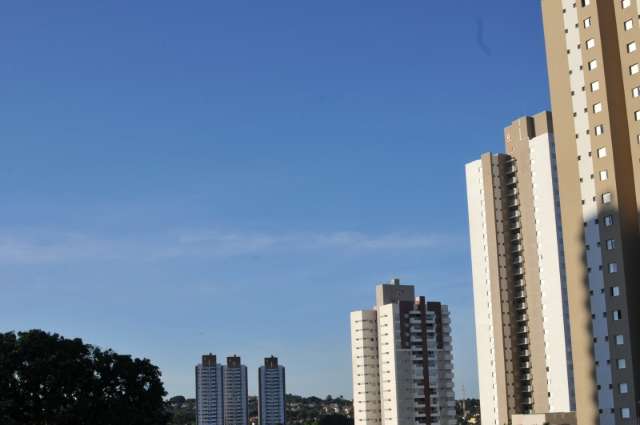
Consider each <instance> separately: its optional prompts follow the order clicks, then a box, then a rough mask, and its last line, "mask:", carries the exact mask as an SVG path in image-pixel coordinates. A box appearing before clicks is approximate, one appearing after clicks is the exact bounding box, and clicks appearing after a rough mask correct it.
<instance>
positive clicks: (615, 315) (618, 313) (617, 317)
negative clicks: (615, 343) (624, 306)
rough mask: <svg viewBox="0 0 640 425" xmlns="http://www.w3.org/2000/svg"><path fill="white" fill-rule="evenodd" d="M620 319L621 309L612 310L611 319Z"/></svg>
mask: <svg viewBox="0 0 640 425" xmlns="http://www.w3.org/2000/svg"><path fill="white" fill-rule="evenodd" d="M621 319H622V311H620V310H614V311H613V320H616V321H617V320H621Z"/></svg>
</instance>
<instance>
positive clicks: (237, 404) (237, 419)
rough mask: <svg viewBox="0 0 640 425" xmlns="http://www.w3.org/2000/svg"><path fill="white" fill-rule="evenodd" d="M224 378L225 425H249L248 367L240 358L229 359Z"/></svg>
mask: <svg viewBox="0 0 640 425" xmlns="http://www.w3.org/2000/svg"><path fill="white" fill-rule="evenodd" d="M222 376H223V378H222V382H223V389H224V390H223V406H224V408H223V410H224V425H248V424H249V394H248V390H247V367H246V366H244V365H243V364H242V362H241V360H240V357H238V356H232V357H227V365H226V366H223V367H222ZM198 425H201V424H198Z"/></svg>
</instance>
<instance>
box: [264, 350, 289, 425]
mask: <svg viewBox="0 0 640 425" xmlns="http://www.w3.org/2000/svg"><path fill="white" fill-rule="evenodd" d="M258 387H259V388H258V389H259V397H258V417H259V421H260V425H285V424H286V423H287V421H286V415H285V408H286V406H285V394H286V392H285V391H286V389H285V372H284V367H283V366H281V365H279V364H278V358H277V357H273V356H271V357H268V358H266V359H264V366H261V367H260V369H259V370H258Z"/></svg>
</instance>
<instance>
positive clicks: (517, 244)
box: [511, 243, 522, 254]
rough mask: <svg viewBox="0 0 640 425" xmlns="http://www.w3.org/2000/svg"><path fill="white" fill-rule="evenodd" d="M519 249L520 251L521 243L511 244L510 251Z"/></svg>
mask: <svg viewBox="0 0 640 425" xmlns="http://www.w3.org/2000/svg"><path fill="white" fill-rule="evenodd" d="M520 251H522V244H520V243H516V244H513V245H511V252H512V253H514V254H515V253H516V252H520Z"/></svg>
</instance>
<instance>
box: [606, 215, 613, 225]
mask: <svg viewBox="0 0 640 425" xmlns="http://www.w3.org/2000/svg"><path fill="white" fill-rule="evenodd" d="M604 225H605V226H606V227H609V226H613V216H612V215H608V216H605V218H604Z"/></svg>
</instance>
